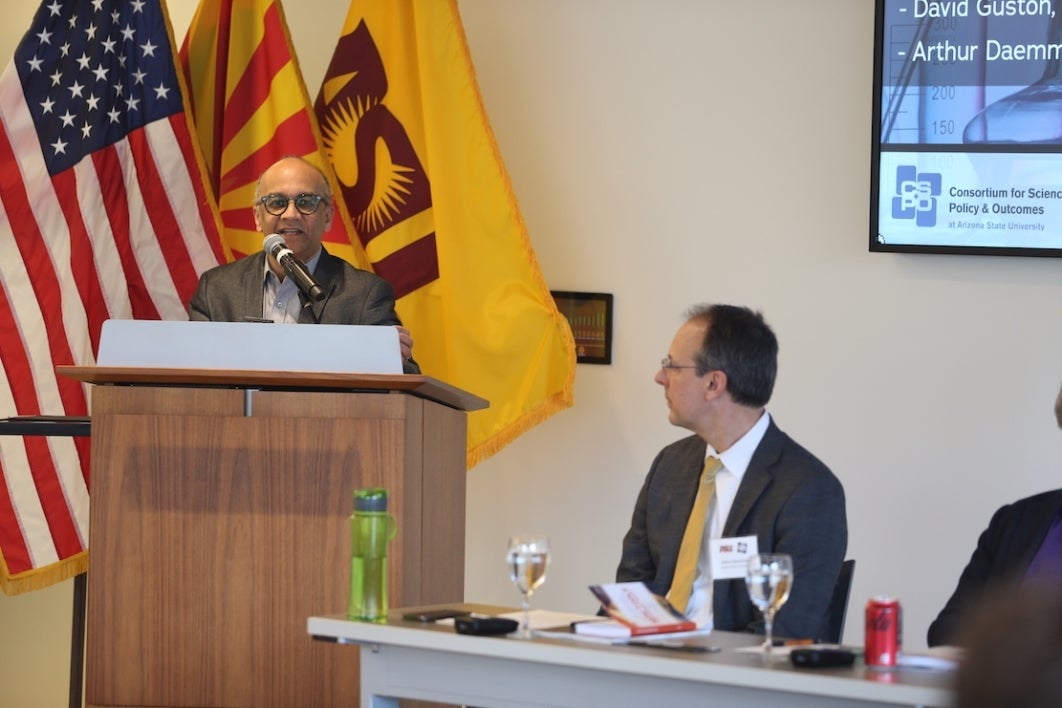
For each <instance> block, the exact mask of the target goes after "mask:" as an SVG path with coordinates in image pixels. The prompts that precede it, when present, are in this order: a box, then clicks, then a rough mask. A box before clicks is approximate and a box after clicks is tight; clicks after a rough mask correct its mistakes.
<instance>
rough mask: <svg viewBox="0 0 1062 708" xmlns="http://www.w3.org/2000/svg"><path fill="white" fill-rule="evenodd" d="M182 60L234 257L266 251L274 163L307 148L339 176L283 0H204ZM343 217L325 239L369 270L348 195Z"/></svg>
mask: <svg viewBox="0 0 1062 708" xmlns="http://www.w3.org/2000/svg"><path fill="white" fill-rule="evenodd" d="M181 64H182V65H183V67H184V72H185V77H186V78H187V81H188V87H189V89H188V90H189V93H190V100H189V103H190V104H191V108H192V114H193V115H194V116H195V122H196V126H197V132H198V135H199V145H200V147H201V148H202V150H203V154H204V156H205V158H206V163H207V170H208V172H209V174H210V181H211V186H212V187H213V190H214V195H215V196H216V197H217V199H218V203H219V206H220V208H221V218H222V221H223V222H224V225H225V245H226V248H227V251H228V253H227V254H226V256H227V257H228V258H229V259H230V260H231V259H233V258H237V257H239V256H241V255H244V254H247V253H253V252H255V251H259V250H261V249H262V234H260V233H258V232H257V231H256V230H255V226H254V217H253V215H252V212H251V204H252V202H253V201H254V188H255V183H256V182H257V181H258V176H259V175H261V174H262V172H263V171H264V170H265V168H267V167H268V166H269V165H271V164H273V163H274V162H276V161H277V160H279V159H280V158H281V157H284V156H285V155H301V156H303V157H305V158H306V159H307V160H309V161H310V162H312V163H314V164H316V165H317V166H318V167H321V168H323V170H324V172H325V174H326V175H328V177H329V179H332V178H331V170H330V169H328V161H327V158H325V156H324V154H323V150H322V146H321V138H320V132H319V130H318V128H317V120H316V118H315V116H314V114H313V110H312V108H311V106H310V97H309V94H308V93H307V92H306V85H305V84H304V83H303V80H302V74H301V73H300V71H299V65H298V62H297V61H296V58H295V51H294V49H292V45H291V36H290V35H289V33H288V28H287V24H286V23H285V21H284V11H283V8H282V7H281V5H280V2H279V0H201V2H200V3H199V7H198V8H196V13H195V17H193V18H192V23H191V25H190V26H189V28H188V34H187V36H186V37H185V41H184V45H183V46H182V47H181ZM332 190H333V192H334V191H335V190H336V185H335V183H334V181H333V184H332ZM336 216H337V217H338V218H336V219H334V220H333V221H332V228H331V229H330V230H329V231H328V232H327V233H326V234H325V235H324V238H323V240H324V242H325V245H326V247H327V248H328V250H329V252H331V253H332V254H334V255H337V256H339V257H340V258H344V259H346V260H347V261H349V262H350V263H353V264H354V265H356V266H359V267H361V268H366V269H367V268H369V264H368V260H367V259H366V257H365V252H364V251H363V250H362V247H361V244H360V242H358V240H357V239H356V238H353V236H352V234H353V233H354V229H353V227H352V226H351V223H350V216H349V214H348V213H347V210H346V207H345V206H344V205H343V204H342V203H338V204H337V205H336Z"/></svg>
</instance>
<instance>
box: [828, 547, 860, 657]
mask: <svg viewBox="0 0 1062 708" xmlns="http://www.w3.org/2000/svg"><path fill="white" fill-rule="evenodd" d="M854 573H855V560H854V559H852V558H849V559H848V560H846V561H845V562H844V563H842V564H841V574H840V575H838V576H837V584H836V585H834V586H833V596H832V597H831V598H830V607H829V609H828V610H827V612H828V616H827V620H828V626H827V636H825V637H823V638H822V641H824V642H827V643H830V644H840V643H841V636H842V635H843V634H844V619H845V617H846V616H847V614H848V597H849V595H850V594H851V592H852V575H853V574H854Z"/></svg>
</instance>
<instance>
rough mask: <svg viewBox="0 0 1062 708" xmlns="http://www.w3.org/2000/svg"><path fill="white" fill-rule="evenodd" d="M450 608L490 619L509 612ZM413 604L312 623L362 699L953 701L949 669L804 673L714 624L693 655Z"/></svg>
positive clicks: (475, 702)
mask: <svg viewBox="0 0 1062 708" xmlns="http://www.w3.org/2000/svg"><path fill="white" fill-rule="evenodd" d="M449 607H455V608H459V609H462V610H465V611H467V612H470V613H478V614H486V615H499V614H508V613H511V612H512V611H513V610H512V609H511V608H503V607H494V606H486V605H477V604H454V605H449ZM411 609H418V610H419V609H426V608H403V609H396V610H392V611H391V612H390V614H389V618H388V621H387V622H384V623H369V622H357V621H348V620H347V619H345V618H344V617H342V616H320V617H310V618H308V620H307V631H308V633H309V634H310V635H312V636H313V637H314V638H315V639H318V640H326V641H333V642H336V643H337V647H336V650H337V651H344V650H351V649H355V648H356V649H357V650H358V651H360V657H361V705H362V706H365V707H367V708H385V707H387V708H390V707H394V706H398V705H399V703H398V700H399V699H415V700H422V701H431V702H434V703H443V704H452V705H469V706H478V707H481V708H509V707H516V706H524V707H528V706H570V707H572V708H575V707H579V708H584V707H594V706H601V707H606V706H607V707H609V708H612V707H616V706H620V707H622V706H655V705H659V706H668V707H669V708H670V707H672V706H713V705H719V706H732V705H741V706H808V705H814V706H951V705H953V703H954V694H953V690H952V680H953V678H954V676H953V673H952V672H949V671H930V670H925V669H907V668H901V669H892V670H881V669H874V668H868V667H867V666H865V665H864V664H863V662H862V659H860V658H857V659H856V662H855V664H854V665H853V666H850V667H844V668H798V667H795V666H793V665H792V663H791V662H790V661H789V659H788V658H786V657H785V656H784V655H781V656H779V655H777V653H776V655H775V656H772V657H770V658H767V657H765V656H764V654H763V653H762V651H757V650H755V649H754V646H755V645H756V644H757V643H758V641H760V640H762V637H757V636H755V635H751V634H744V633H736V632H721V631H717V632H712V633H710V634H706V635H700V636H697V637H695V638H692V639H686V640H684V643H686V644H689V643H698V644H705V645H710V646H713V647H719V650H718V651H714V652H712V653H694V652H690V651H684V650H679V649H674V648H672V649H665V648H660V647H644V646H627V645H615V644H605V643H591V642H586V641H579V640H575V639H573V638H562V637H560V636H558V635H557V634H556V633H553V632H550V633H548V634H549V636H542V634H536V635H535V636H533V637H532V638H531V639H520V638H517V637H516V636H515V635H504V636H471V635H465V634H458V633H456V632H455V631H454V627H453V625H452V624H448V623H422V622H417V621H404V620H403V619H402V615H403V614H404V613H406V612H408V611H410V610H411ZM558 629H561V628H558ZM342 645H356V647H344V646H342ZM783 654H784V652H783ZM352 659H353V657H352Z"/></svg>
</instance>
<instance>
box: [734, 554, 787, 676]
mask: <svg viewBox="0 0 1062 708" xmlns="http://www.w3.org/2000/svg"><path fill="white" fill-rule="evenodd" d="M745 584H746V585H747V586H748V588H749V598H750V599H751V600H752V604H753V605H755V606H756V607H758V608H759V609H760V611H761V612H762V613H763V621H764V625H765V629H766V635H767V636H766V638H765V639H764V641H763V650H764V651H765V652H766V653H767V654H768V655H769V654H770V653H771V646H772V638H771V625H772V624H773V623H774V613H775V612H777V611H778V609H779V608H780V607H781V606H782V605H784V604H785V601H786V600H788V599H789V589H790V588H791V587H792V586H793V559H792V558H790V557H789V556H788V555H786V554H784V553H774V554H767V553H761V554H760V555H757V556H752V557H751V558H749V566H748V571H747V572H746V574H745Z"/></svg>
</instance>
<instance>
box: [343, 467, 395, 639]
mask: <svg viewBox="0 0 1062 708" xmlns="http://www.w3.org/2000/svg"><path fill="white" fill-rule="evenodd" d="M396 530H397V529H396V526H395V519H394V517H393V516H391V515H390V514H388V513H387V490H385V489H380V488H379V487H374V488H372V489H356V490H355V491H354V513H353V514H351V515H350V603H349V604H348V605H347V618H348V619H352V620H367V621H370V622H382V621H384V620H386V619H387V544H388V543H389V542H390V541H391V539H392V538H394V537H395V531H396Z"/></svg>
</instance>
